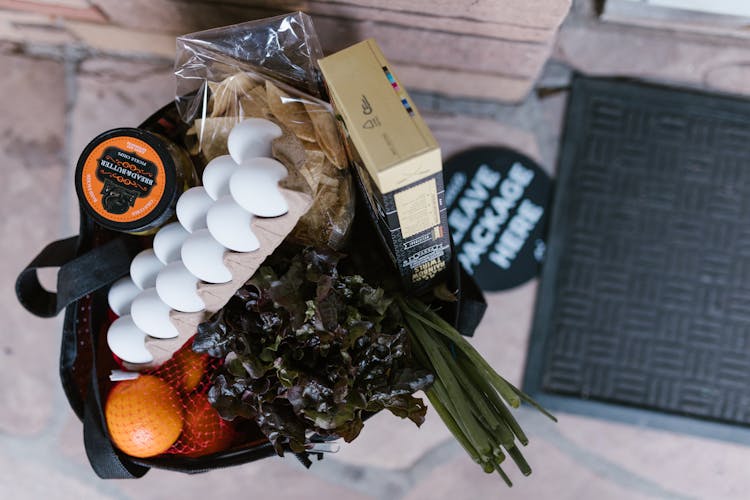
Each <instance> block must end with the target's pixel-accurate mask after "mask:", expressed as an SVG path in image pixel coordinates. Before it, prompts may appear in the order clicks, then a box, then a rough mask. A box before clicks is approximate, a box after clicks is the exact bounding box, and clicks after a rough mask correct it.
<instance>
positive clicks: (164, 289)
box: [156, 261, 206, 312]
mask: <svg viewBox="0 0 750 500" xmlns="http://www.w3.org/2000/svg"><path fill="white" fill-rule="evenodd" d="M197 286H198V278H196V277H195V276H193V275H192V274H190V271H188V270H187V268H186V267H185V264H183V263H182V261H178V262H172V263H171V264H168V265H167V266H166V267H165V268H164V269H162V270H161V272H160V273H159V276H157V277H156V293H158V294H159V298H160V299H161V300H162V301H164V303H165V304H167V305H168V306H169V307H171V308H172V309H174V310H176V311H182V312H198V311H202V310H204V309H205V308H206V305H205V304H204V303H203V300H202V299H201V298H200V297H199V296H198V289H197Z"/></svg>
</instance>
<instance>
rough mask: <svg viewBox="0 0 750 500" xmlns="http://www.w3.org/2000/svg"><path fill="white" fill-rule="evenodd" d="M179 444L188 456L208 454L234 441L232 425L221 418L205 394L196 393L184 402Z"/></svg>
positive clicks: (227, 446)
mask: <svg viewBox="0 0 750 500" xmlns="http://www.w3.org/2000/svg"><path fill="white" fill-rule="evenodd" d="M186 407H187V411H186V412H185V427H184V429H183V431H182V439H181V444H182V445H183V446H184V448H185V449H186V450H188V452H187V453H186V455H187V456H189V457H199V456H203V455H209V454H211V453H216V452H219V451H224V450H226V449H227V448H229V447H230V446H231V444H232V441H234V437H235V432H234V429H233V428H232V425H231V424H230V423H229V422H227V421H226V420H224V419H223V418H221V415H219V412H218V411H216V409H215V408H214V407H213V406H211V403H209V402H208V399H207V398H206V396H204V395H202V394H198V395H195V396H193V397H192V398H191V399H190V402H189V403H188V404H186Z"/></svg>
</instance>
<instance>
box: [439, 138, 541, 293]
mask: <svg viewBox="0 0 750 500" xmlns="http://www.w3.org/2000/svg"><path fill="white" fill-rule="evenodd" d="M443 173H444V176H445V203H446V205H447V207H448V225H449V226H450V230H451V235H452V236H453V242H454V244H455V252H456V257H457V258H458V261H459V262H460V263H461V265H462V266H463V267H464V269H466V271H467V272H468V273H469V274H471V275H472V276H474V279H475V280H476V281H477V283H478V284H479V286H480V287H482V289H484V290H488V291H497V290H506V289H508V288H512V287H514V286H518V285H520V284H522V283H525V282H526V281H528V280H530V279H531V278H533V277H535V276H537V275H538V274H539V271H540V268H541V263H542V260H543V258H544V252H545V248H546V247H545V241H544V237H545V234H546V229H547V220H548V212H549V202H550V196H551V193H552V181H551V180H550V178H549V176H548V175H547V173H546V172H544V170H542V169H541V168H540V167H539V165H537V164H536V162H535V161H533V160H532V159H530V158H528V157H526V156H524V155H522V154H520V153H517V152H515V151H512V150H510V149H505V148H499V147H482V148H475V149H470V150H467V151H464V152H462V153H459V154H457V155H455V156H453V157H452V158H450V159H449V160H448V161H447V162H446V163H445V165H444V167H443Z"/></svg>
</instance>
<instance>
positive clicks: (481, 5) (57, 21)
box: [0, 0, 571, 101]
mask: <svg viewBox="0 0 750 500" xmlns="http://www.w3.org/2000/svg"><path fill="white" fill-rule="evenodd" d="M570 3H571V0H344V1H329V0H313V1H298V0H277V1H273V0H250V1H243V2H241V1H239V0H229V1H223V0H127V1H125V0H0V40H5V41H11V42H15V43H22V44H29V45H32V46H34V47H39V48H40V50H49V49H55V48H59V47H68V48H70V47H73V48H79V49H84V50H91V51H94V52H97V53H103V54H106V55H125V56H129V57H142V58H164V59H171V58H172V56H173V53H174V36H175V35H179V34H183V33H189V32H192V31H197V30H201V29H206V28H211V27H216V26H222V25H227V24H234V23H237V22H242V21H246V20H250V19H258V18H262V17H267V16H271V15H276V14H279V13H282V12H288V11H292V10H303V11H306V12H308V13H310V14H312V15H313V16H314V20H315V24H316V27H317V31H318V33H319V35H320V37H321V41H322V44H323V46H324V49H325V51H326V52H331V51H335V50H338V49H341V48H343V47H345V46H347V45H350V44H352V43H354V42H356V41H359V40H361V39H363V38H367V37H374V38H376V39H377V40H378V42H379V43H380V45H381V46H382V47H383V50H384V52H385V53H386V56H387V57H388V58H389V59H390V60H391V62H392V63H393V64H394V66H396V67H397V70H398V73H399V76H400V78H401V79H402V80H403V81H404V82H405V84H406V85H407V86H408V87H409V88H415V89H420V90H426V91H434V92H439V93H442V94H445V95H452V96H466V97H477V98H485V99H495V100H503V101H520V100H522V99H523V98H524V96H525V95H526V94H527V93H528V92H529V90H530V89H531V86H532V84H533V82H534V79H535V78H536V77H537V76H538V75H539V72H540V70H541V68H542V66H543V64H544V63H545V61H546V60H547V58H548V57H549V55H550V52H551V49H552V44H553V42H554V39H555V35H556V33H557V29H558V27H559V26H560V24H561V22H562V21H563V19H564V18H565V16H566V14H567V12H568V10H569V8H570Z"/></svg>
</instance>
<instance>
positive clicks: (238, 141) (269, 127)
mask: <svg viewBox="0 0 750 500" xmlns="http://www.w3.org/2000/svg"><path fill="white" fill-rule="evenodd" d="M281 134H282V132H281V128H279V126H278V125H276V124H275V123H274V122H272V121H269V120H265V119H263V118H248V119H247V120H243V121H241V122H240V123H238V124H237V125H235V126H234V128H232V131H231V132H230V133H229V138H228V139H227V149H228V150H229V154H230V155H231V156H232V158H234V161H235V162H237V163H242V162H244V161H245V160H247V159H249V158H255V157H258V156H271V143H272V142H273V140H274V139H276V138H277V137H281Z"/></svg>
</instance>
